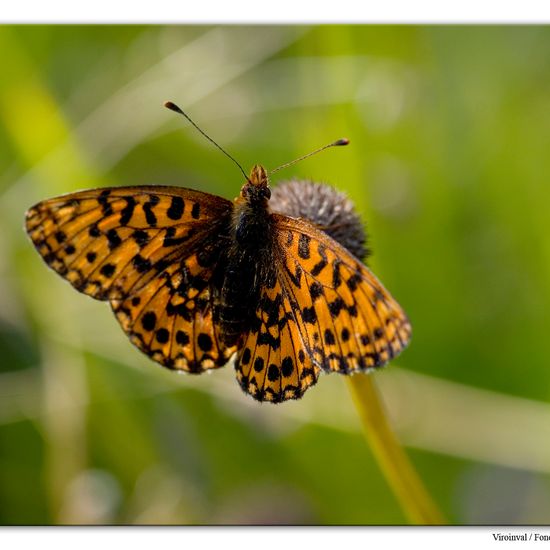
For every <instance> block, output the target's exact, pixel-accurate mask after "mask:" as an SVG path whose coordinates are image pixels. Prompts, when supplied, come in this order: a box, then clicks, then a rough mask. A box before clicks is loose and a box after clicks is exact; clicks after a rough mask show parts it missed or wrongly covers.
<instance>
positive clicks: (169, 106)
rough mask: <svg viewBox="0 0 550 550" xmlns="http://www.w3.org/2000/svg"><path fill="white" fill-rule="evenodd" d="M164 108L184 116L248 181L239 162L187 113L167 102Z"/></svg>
mask: <svg viewBox="0 0 550 550" xmlns="http://www.w3.org/2000/svg"><path fill="white" fill-rule="evenodd" d="M164 106H165V107H166V108H167V109H170V110H171V111H174V112H175V113H178V114H180V115H183V116H184V117H185V118H186V119H187V120H188V121H189V122H190V123H191V124H192V125H193V126H194V127H195V128H196V129H197V130H198V131H199V132H200V133H201V134H202V135H203V136H204V137H205V138H206V139H207V140H208V141H209V142H210V143H213V144H214V145H215V146H216V147H217V148H218V149H219V150H220V151H221V152H222V153H223V154H224V155H225V156H226V157H229V158H230V159H231V160H232V161H233V162H234V163H235V164H236V165H237V166H238V167H239V170H240V171H241V172H242V173H243V176H244V177H245V179H246V180H248V176H247V175H246V172H245V171H244V170H243V167H242V166H241V165H240V164H239V163H238V162H237V160H235V159H234V158H233V157H232V156H231V155H230V154H229V153H228V152H227V151H226V150H225V149H223V148H222V147H221V146H220V145H218V144H217V143H216V142H215V141H214V140H213V139H212V138H211V137H210V136H209V135H208V134H207V133H206V132H203V131H202V130H201V129H200V128H199V127H198V126H197V125H196V124H195V123H194V122H193V121H192V120H191V117H190V116H189V115H188V114H187V113H184V112H183V111H182V110H181V109H180V108H179V107H178V106H177V105H176V104H175V103H172V102H171V101H166V102H165V103H164Z"/></svg>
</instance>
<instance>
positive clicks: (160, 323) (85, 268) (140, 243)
mask: <svg viewBox="0 0 550 550" xmlns="http://www.w3.org/2000/svg"><path fill="white" fill-rule="evenodd" d="M231 208H232V203H231V202H230V201H227V200H225V199H223V198H220V197H216V196H213V195H208V194H206V193H201V192H198V191H193V190H188V189H182V188H177V187H164V186H151V187H149V186H143V187H116V188H107V189H96V190H88V191H81V192H77V193H72V194H68V195H64V196H61V197H57V198H54V199H50V200H46V201H43V202H40V203H38V204H37V205H35V206H34V207H32V208H31V209H30V210H29V211H28V212H27V216H26V228H27V232H28V233H29V235H30V237H31V239H32V241H33V243H34V245H35V247H36V249H37V250H38V252H39V253H40V254H41V256H42V257H43V259H44V260H45V262H46V263H47V264H48V265H49V266H50V267H51V268H52V269H54V270H55V271H57V273H59V274H60V275H61V276H62V277H64V278H65V279H67V280H68V281H69V282H70V283H71V284H72V285H73V286H74V287H75V288H76V289H77V290H79V291H80V292H83V293H85V294H88V295H90V296H92V297H93V298H96V299H98V300H108V301H109V302H110V303H111V306H112V308H113V310H114V312H115V314H116V316H117V318H118V320H119V322H120V323H121V325H122V328H123V329H124V331H125V332H126V333H127V334H128V335H129V337H130V339H131V340H132V342H133V343H134V344H136V345H137V346H138V347H139V349H141V350H142V351H143V352H144V353H146V354H147V355H149V356H150V357H152V358H153V359H154V360H155V361H158V362H159V363H161V364H163V365H165V366H167V367H169V368H175V369H181V370H184V371H188V372H201V371H203V370H205V369H209V368H214V367H218V366H222V365H223V364H225V363H226V362H227V360H228V358H229V357H230V356H231V355H232V354H233V353H234V351H235V350H234V349H232V348H227V347H225V346H223V344H221V342H220V338H219V335H218V334H217V332H216V329H215V326H214V323H213V313H212V309H213V308H212V289H211V286H210V280H211V277H212V275H213V272H214V267H215V265H216V262H217V257H218V255H219V253H220V246H221V240H220V233H221V232H222V227H224V224H225V223H226V221H227V217H228V216H229V215H230V212H231Z"/></svg>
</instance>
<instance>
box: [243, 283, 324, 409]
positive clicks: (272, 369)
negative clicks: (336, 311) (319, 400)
mask: <svg viewBox="0 0 550 550" xmlns="http://www.w3.org/2000/svg"><path fill="white" fill-rule="evenodd" d="M297 307H298V306H297V304H296V303H295V300H294V298H293V297H292V296H291V295H289V294H288V293H287V292H285V289H284V287H283V285H282V284H281V281H280V280H279V279H278V278H274V280H273V283H272V284H270V285H266V286H265V287H264V288H263V290H262V293H261V298H260V301H259V304H258V307H257V309H256V322H255V323H254V325H253V327H252V330H250V332H249V333H248V334H247V336H246V338H245V340H244V344H243V345H242V347H241V349H240V351H239V354H238V356H237V359H236V362H235V367H236V370H237V379H238V381H239V383H240V384H241V387H242V388H243V389H244V391H246V392H247V393H249V394H251V395H252V396H253V397H254V398H255V399H257V400H259V401H271V402H274V403H277V402H280V401H285V400H287V399H298V398H299V397H301V396H302V395H303V393H304V392H305V391H306V390H307V388H309V387H310V386H312V385H313V384H315V383H316V382H317V378H318V375H319V372H320V369H319V367H318V366H316V365H314V363H313V362H312V358H311V355H310V354H309V353H307V352H306V349H307V348H306V347H305V346H304V343H303V340H302V334H304V328H303V320H302V319H301V317H300V316H299V315H297V313H296V312H297Z"/></svg>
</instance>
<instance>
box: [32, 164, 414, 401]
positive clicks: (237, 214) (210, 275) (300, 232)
mask: <svg viewBox="0 0 550 550" xmlns="http://www.w3.org/2000/svg"><path fill="white" fill-rule="evenodd" d="M314 187H315V184H314ZM322 187H325V186H319V188H322ZM311 189H313V191H312V192H313V193H314V194H315V193H318V191H315V190H314V188H311ZM278 190H280V191H281V192H282V191H283V190H284V187H280V188H279V189H278ZM281 192H280V193H278V197H279V199H278V202H279V205H280V207H279V212H275V211H272V209H271V208H270V204H269V201H270V197H271V190H270V187H269V182H268V177H267V173H266V171H265V169H264V168H263V167H262V166H258V165H256V166H254V167H253V169H252V171H251V173H250V176H249V177H248V178H247V181H246V182H245V183H244V185H243V187H242V189H241V192H240V195H239V197H237V198H236V199H235V200H234V201H233V202H231V201H229V200H226V199H224V198H221V197H217V196H214V195H210V194H207V193H202V192H199V191H194V190H190V189H183V188H179V187H167V186H137V187H115V188H106V189H92V190H87V191H80V192H76V193H72V194H68V195H63V196H61V197H57V198H53V199H49V200H45V201H42V202H40V203H38V204H37V205H35V206H33V207H32V208H31V209H29V211H28V212H27V215H26V229H27V232H28V233H29V235H30V238H31V239H32V241H33V243H34V245H35V247H36V249H37V250H38V252H39V253H40V254H41V256H42V258H43V259H44V261H45V262H46V263H47V264H48V265H49V266H50V267H51V268H52V269H54V270H55V271H56V272H57V273H59V274H60V275H61V276H62V277H64V278H65V279H67V280H68V281H69V282H70V283H71V284H72V285H73V286H74V287H75V288H76V289H77V290H79V291H80V292H83V293H85V294H88V295H89V296H91V297H93V298H96V299H98V300H105V301H108V302H109V303H110V304H111V307H112V309H113V311H114V313H115V315H116V317H117V319H118V321H119V322H120V324H121V326H122V328H123V330H124V331H125V332H126V334H127V335H128V336H129V338H130V340H131V341H132V342H133V343H134V344H135V345H136V346H137V347H138V348H139V349H140V350H141V351H143V352H144V353H145V354H147V355H148V356H149V357H151V358H152V359H153V360H154V361H157V362H158V363H160V364H162V365H164V366H165V367H168V368H170V369H175V370H181V371H185V372H188V373H194V374H198V373H202V372H204V371H206V370H209V369H215V368H218V367H221V366H223V365H225V364H226V363H227V362H228V361H229V360H230V358H232V356H234V355H236V358H235V369H236V373H237V379H238V381H239V383H240V385H241V387H242V388H243V390H244V391H245V392H247V393H249V394H250V395H251V396H252V397H254V398H255V399H257V400H258V401H270V402H274V403H276V402H281V401H285V400H288V399H297V398H300V397H301V396H302V395H303V394H304V392H305V391H306V390H307V389H308V388H309V387H310V386H312V385H313V384H315V383H316V381H317V379H318V377H319V374H320V373H321V372H338V373H342V374H352V373H355V372H362V371H367V370H369V369H372V368H374V367H379V366H381V365H384V364H385V363H387V362H388V361H389V360H390V359H392V358H393V357H395V356H396V355H397V354H399V353H400V352H401V351H402V350H403V349H404V347H405V346H406V345H407V344H408V342H409V339H410V335H411V328H410V324H409V322H408V320H407V317H406V315H405V313H404V312H403V310H402V309H401V307H400V306H399V304H398V303H397V302H396V301H395V300H394V299H393V298H392V297H391V296H390V294H389V293H388V291H387V290H386V289H385V288H384V287H383V286H382V284H381V283H380V282H379V281H378V280H377V279H376V277H375V276H374V275H373V274H372V273H371V272H370V271H369V269H368V268H367V267H365V265H364V264H363V263H362V262H361V261H360V260H359V259H358V258H357V257H356V256H354V255H353V254H352V253H351V252H350V251H349V250H348V249H347V248H345V247H344V246H342V244H340V243H339V242H337V241H338V240H339V241H340V242H341V243H343V244H345V242H344V240H343V239H339V238H338V224H332V228H331V225H330V223H329V224H328V225H327V224H324V225H323V224H320V223H318V220H317V223H316V220H315V215H313V214H309V215H308V214H307V212H306V210H307V207H308V204H306V203H304V204H303V205H302V206H300V205H298V206H296V201H294V202H293V203H292V205H293V206H292V205H291V206H292V207H291V206H288V205H286V206H285V204H284V200H281V197H282V196H284V195H283V194H282V193H281ZM330 208H331V202H330V201H327V208H325V209H324V210H325V215H326V212H327V211H329V213H330ZM338 208H339V207H338V205H337V204H336V206H334V205H333V210H334V211H335V214H338V212H339V210H338ZM285 209H286V210H287V212H286V213H285V212H284V210H285ZM301 209H302V210H303V212H302V210H301ZM340 217H341V216H340ZM307 218H309V219H307ZM331 235H332V236H331Z"/></svg>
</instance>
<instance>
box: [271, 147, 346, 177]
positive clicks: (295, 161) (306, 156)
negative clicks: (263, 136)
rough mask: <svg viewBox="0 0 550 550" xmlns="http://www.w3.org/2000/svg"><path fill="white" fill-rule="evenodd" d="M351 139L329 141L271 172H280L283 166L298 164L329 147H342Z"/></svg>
mask: <svg viewBox="0 0 550 550" xmlns="http://www.w3.org/2000/svg"><path fill="white" fill-rule="evenodd" d="M348 144H349V139H348V138H341V139H339V140H337V141H335V142H333V143H329V144H328V145H325V146H324V147H321V148H320V149H316V150H315V151H312V152H311V153H308V154H307V155H304V156H303V157H300V158H297V159H296V160H293V161H291V162H287V163H286V164H283V165H281V166H279V167H277V168H275V169H274V170H271V172H269V174H270V175H271V174H274V173H275V172H278V171H279V170H282V169H283V168H287V167H288V166H292V165H293V164H296V163H297V162H300V161H301V160H304V159H307V158H308V157H311V156H312V155H316V154H317V153H320V152H321V151H324V150H325V149H328V148H329V147H340V146H341V145H348Z"/></svg>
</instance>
